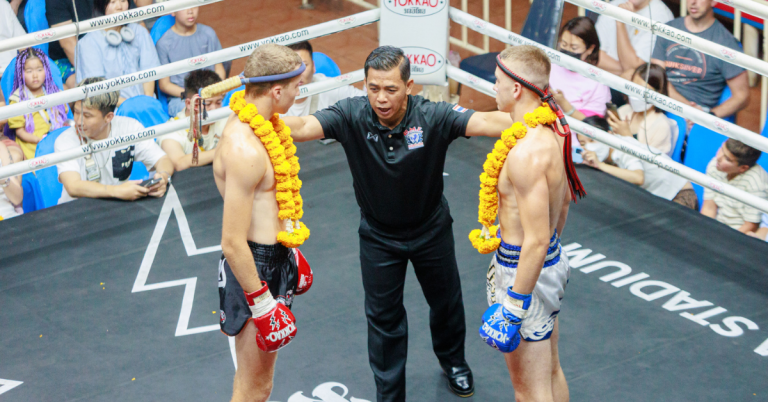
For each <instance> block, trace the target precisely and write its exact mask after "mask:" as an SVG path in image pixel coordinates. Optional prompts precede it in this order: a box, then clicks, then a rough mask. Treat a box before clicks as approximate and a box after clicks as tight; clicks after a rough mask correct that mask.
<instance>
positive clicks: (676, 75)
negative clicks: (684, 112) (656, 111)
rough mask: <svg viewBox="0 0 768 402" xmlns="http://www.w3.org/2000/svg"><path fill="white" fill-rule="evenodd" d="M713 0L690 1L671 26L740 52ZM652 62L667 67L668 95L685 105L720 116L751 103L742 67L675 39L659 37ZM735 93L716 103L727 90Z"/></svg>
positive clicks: (728, 114) (729, 114) (736, 110)
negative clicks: (719, 19)
mask: <svg viewBox="0 0 768 402" xmlns="http://www.w3.org/2000/svg"><path fill="white" fill-rule="evenodd" d="M712 3H714V0H689V1H688V15H687V16H686V17H680V18H676V19H674V20H672V21H671V22H670V23H669V24H668V25H669V26H671V27H673V28H677V29H679V30H681V31H684V32H688V33H692V34H694V35H696V36H699V37H700V38H702V39H706V40H708V41H711V42H714V43H717V44H720V45H723V46H727V47H729V48H731V49H733V50H734V51H741V50H740V49H739V43H738V42H737V41H736V38H734V37H733V35H731V33H730V32H729V31H728V29H726V28H725V27H724V26H723V24H721V23H720V22H719V21H718V20H717V19H715V13H714V11H713V10H712ZM652 61H653V62H654V63H656V64H658V65H660V66H662V67H665V68H666V69H667V77H669V82H670V83H671V84H672V85H670V86H669V88H668V89H669V95H670V96H671V97H672V98H674V99H676V100H678V101H680V102H683V103H685V104H690V105H692V106H696V107H699V108H700V109H701V110H703V111H705V112H707V113H711V114H713V115H715V116H717V117H728V116H731V115H733V114H736V112H738V111H739V110H741V109H744V108H745V107H746V106H747V104H748V103H749V82H748V80H747V72H746V71H744V69H743V68H741V67H739V66H736V65H733V64H731V63H728V62H726V61H723V60H720V59H718V58H715V57H712V56H709V55H706V54H704V53H702V52H700V51H698V50H694V49H691V48H688V47H685V46H682V45H680V44H677V43H675V42H671V41H669V40H667V39H664V38H663V37H662V36H658V37H657V38H656V46H655V47H654V48H653V58H652ZM726 85H728V87H729V88H731V93H732V96H731V98H730V99H728V100H726V101H725V102H723V103H722V104H721V105H718V104H717V103H718V102H719V100H720V96H721V95H722V94H723V90H725V86H726Z"/></svg>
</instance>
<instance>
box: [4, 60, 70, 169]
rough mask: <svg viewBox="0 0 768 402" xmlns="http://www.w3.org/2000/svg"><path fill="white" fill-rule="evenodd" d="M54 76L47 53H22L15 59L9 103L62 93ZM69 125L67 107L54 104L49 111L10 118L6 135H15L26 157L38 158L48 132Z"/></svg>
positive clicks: (10, 136) (11, 136)
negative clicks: (38, 149)
mask: <svg viewBox="0 0 768 402" xmlns="http://www.w3.org/2000/svg"><path fill="white" fill-rule="evenodd" d="M51 74H52V72H51V66H50V65H48V57H46V56H45V53H43V52H42V51H40V50H38V49H35V48H32V47H31V48H28V49H26V50H24V51H22V52H21V53H20V54H19V56H18V57H17V58H16V76H15V77H14V79H13V93H12V94H11V96H10V97H9V98H8V104H10V105H12V104H14V103H18V102H20V101H25V100H29V99H33V98H39V97H41V96H45V95H50V94H54V93H57V92H59V88H58V87H57V86H56V84H55V83H54V82H53V77H52V76H51ZM66 122H67V107H66V105H55V106H52V107H51V108H50V109H47V110H45V109H44V110H40V111H37V112H32V113H29V114H26V115H24V116H17V117H12V118H10V119H8V125H7V126H6V127H7V129H6V130H5V135H6V136H7V137H9V138H13V137H14V135H15V138H16V142H17V143H18V144H19V146H20V147H21V149H22V151H24V157H25V158H26V159H32V158H34V157H35V149H37V143H38V142H40V140H42V139H43V138H44V137H45V136H46V135H47V134H48V132H49V131H51V130H55V129H57V128H61V127H64V125H65V123H66ZM12 131H15V133H14V132H12Z"/></svg>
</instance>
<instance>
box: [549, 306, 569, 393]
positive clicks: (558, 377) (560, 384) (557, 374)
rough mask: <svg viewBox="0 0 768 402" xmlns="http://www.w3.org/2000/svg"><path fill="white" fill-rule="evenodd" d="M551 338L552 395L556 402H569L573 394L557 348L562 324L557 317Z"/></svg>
mask: <svg viewBox="0 0 768 402" xmlns="http://www.w3.org/2000/svg"><path fill="white" fill-rule="evenodd" d="M549 340H550V341H552V396H553V397H554V400H555V402H568V401H570V400H571V396H570V394H569V393H568V383H567V382H566V381H565V374H564V373H563V368H562V367H560V353H559V352H558V349H557V345H558V341H559V340H560V325H559V324H558V319H557V318H555V329H554V330H552V336H551V337H550V338H549Z"/></svg>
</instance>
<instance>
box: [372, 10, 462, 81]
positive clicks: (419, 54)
mask: <svg viewBox="0 0 768 402" xmlns="http://www.w3.org/2000/svg"><path fill="white" fill-rule="evenodd" d="M449 8H450V7H448V0H382V1H381V25H380V27H379V38H380V39H379V45H381V46H384V45H391V46H397V47H399V48H401V49H403V52H405V56H406V57H408V60H409V61H410V63H411V78H413V80H414V81H415V82H416V83H417V84H427V85H445V83H446V77H445V68H446V67H445V65H446V60H447V57H448V28H449V25H448V9H449ZM405 28H407V29H405Z"/></svg>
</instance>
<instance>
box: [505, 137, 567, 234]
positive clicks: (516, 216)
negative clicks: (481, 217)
mask: <svg viewBox="0 0 768 402" xmlns="http://www.w3.org/2000/svg"><path fill="white" fill-rule="evenodd" d="M563 141H564V140H563V138H562V137H560V136H559V135H557V134H556V133H554V132H553V131H552V130H551V129H550V128H548V127H543V126H538V127H536V128H528V133H527V134H526V136H525V137H524V138H522V139H520V140H518V141H517V145H515V147H513V148H512V149H511V150H510V151H509V154H508V156H507V159H506V161H505V162H504V167H503V168H502V170H501V173H500V175H499V184H498V191H499V222H500V224H501V237H502V239H503V240H504V241H505V242H506V243H508V244H513V245H520V244H523V239H524V234H523V225H522V222H521V217H520V211H519V208H518V205H517V200H516V197H515V191H516V190H515V183H514V180H513V177H512V176H513V175H512V174H511V171H512V170H514V171H516V172H524V174H526V175H544V176H545V177H546V186H547V190H548V197H549V233H550V234H552V233H554V231H555V228H560V231H562V226H561V223H564V222H561V220H564V218H565V216H561V215H564V208H563V205H564V203H566V204H567V202H568V195H569V193H568V191H569V190H568V178H567V177H566V174H565V169H564V163H563V156H562V149H563ZM531 161H535V163H530V162H531Z"/></svg>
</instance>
